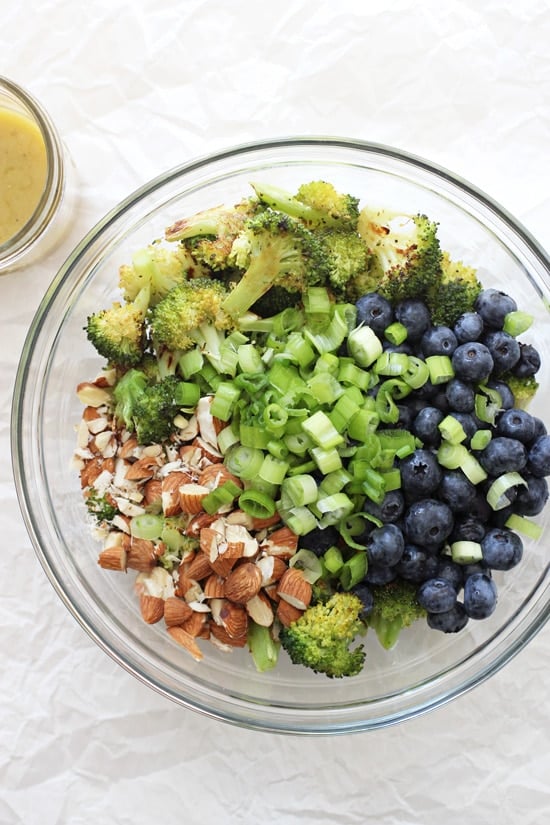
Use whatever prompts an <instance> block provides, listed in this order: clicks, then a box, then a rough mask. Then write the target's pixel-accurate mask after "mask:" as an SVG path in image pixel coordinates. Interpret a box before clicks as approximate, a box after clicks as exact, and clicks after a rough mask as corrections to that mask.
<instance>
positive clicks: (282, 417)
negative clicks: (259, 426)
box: [262, 404, 288, 435]
mask: <svg viewBox="0 0 550 825" xmlns="http://www.w3.org/2000/svg"><path fill="white" fill-rule="evenodd" d="M262 419H263V423H264V424H265V427H266V429H268V430H269V432H271V433H274V434H276V435H282V434H283V432H284V429H285V425H286V422H287V421H288V413H287V411H286V410H285V409H284V407H281V405H280V404H268V405H267V407H266V408H265V409H264V412H263V415H262Z"/></svg>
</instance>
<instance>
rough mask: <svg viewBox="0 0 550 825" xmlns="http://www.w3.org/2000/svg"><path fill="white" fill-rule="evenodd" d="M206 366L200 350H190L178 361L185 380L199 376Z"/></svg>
mask: <svg viewBox="0 0 550 825" xmlns="http://www.w3.org/2000/svg"><path fill="white" fill-rule="evenodd" d="M203 366H204V356H203V354H202V352H201V351H200V350H199V349H190V350H187V352H184V353H183V355H181V356H180V357H179V359H178V367H179V370H180V372H181V374H182V375H183V377H184V378H191V376H193V375H197V373H199V372H200V371H201V370H202V368H203Z"/></svg>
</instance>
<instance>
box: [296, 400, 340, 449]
mask: <svg viewBox="0 0 550 825" xmlns="http://www.w3.org/2000/svg"><path fill="white" fill-rule="evenodd" d="M302 429H303V430H304V432H305V433H307V435H309V437H310V438H311V440H312V441H313V442H314V443H315V444H317V446H318V447H321V448H322V449H324V450H331V449H332V448H333V447H337V446H338V445H339V444H341V443H342V442H343V441H344V439H343V437H342V435H340V433H339V432H338V430H337V429H336V428H335V427H334V425H333V423H332V421H331V420H330V418H329V417H328V416H327V415H326V413H324V412H323V411H322V410H317V412H315V413H313V415H312V416H310V417H309V418H306V419H305V420H304V421H302Z"/></svg>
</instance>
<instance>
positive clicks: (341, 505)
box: [315, 493, 354, 525]
mask: <svg viewBox="0 0 550 825" xmlns="http://www.w3.org/2000/svg"><path fill="white" fill-rule="evenodd" d="M315 506H316V509H317V510H318V511H319V512H320V513H321V515H322V516H323V523H324V524H325V525H329V524H337V523H338V522H339V521H341V520H342V519H344V518H347V516H349V515H350V514H351V513H352V512H353V509H354V504H353V501H352V500H351V499H350V498H349V496H347V495H346V494H345V493H334V494H333V495H331V496H325V497H324V498H320V499H318V500H317V502H316V505H315Z"/></svg>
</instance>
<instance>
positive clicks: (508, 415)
mask: <svg viewBox="0 0 550 825" xmlns="http://www.w3.org/2000/svg"><path fill="white" fill-rule="evenodd" d="M497 433H498V434H499V435H504V436H506V437H507V438H517V440H518V441H521V442H522V443H523V444H529V442H530V441H533V439H534V437H535V419H534V418H533V416H532V415H531V414H530V413H528V412H527V411H526V410H515V409H511V410H505V411H504V412H503V413H502V415H501V416H500V417H499V419H498V422H497Z"/></svg>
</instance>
